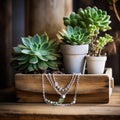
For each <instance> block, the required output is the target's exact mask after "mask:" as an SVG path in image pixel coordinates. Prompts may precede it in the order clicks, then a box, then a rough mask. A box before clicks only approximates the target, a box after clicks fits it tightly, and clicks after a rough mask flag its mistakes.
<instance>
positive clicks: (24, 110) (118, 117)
mask: <svg viewBox="0 0 120 120" xmlns="http://www.w3.org/2000/svg"><path fill="white" fill-rule="evenodd" d="M10 119H12V120H18V119H19V120H39V119H40V120H53V119H56V120H61V119H69V120H76V119H83V120H84V119H87V120H89V119H95V120H103V119H104V120H120V86H115V88H114V89H113V93H112V96H111V98H110V102H109V103H108V104H75V105H72V106H66V107H60V106H50V105H47V104H40V103H0V120H10Z"/></svg>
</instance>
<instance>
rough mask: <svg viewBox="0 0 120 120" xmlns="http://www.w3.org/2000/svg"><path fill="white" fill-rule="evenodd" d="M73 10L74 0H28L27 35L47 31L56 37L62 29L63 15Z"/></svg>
mask: <svg viewBox="0 0 120 120" xmlns="http://www.w3.org/2000/svg"><path fill="white" fill-rule="evenodd" d="M71 11H72V0H30V1H29V0H27V1H26V35H34V34H35V33H39V34H42V33H43V32H47V33H48V34H49V35H50V37H53V38H54V37H56V33H58V31H59V30H61V29H62V28H63V27H64V25H63V16H65V15H68V14H69V13H70V12H71Z"/></svg>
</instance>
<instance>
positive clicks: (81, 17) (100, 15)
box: [63, 7, 111, 35]
mask: <svg viewBox="0 0 120 120" xmlns="http://www.w3.org/2000/svg"><path fill="white" fill-rule="evenodd" d="M63 20H64V24H65V25H66V26H68V25H71V26H73V27H75V26H79V27H82V28H86V29H87V30H88V32H89V33H90V34H92V35H94V34H95V35H96V34H98V33H99V31H100V30H101V31H107V30H109V29H111V27H110V26H109V24H110V23H111V21H110V16H109V15H107V12H106V11H103V10H101V9H98V8H97V7H93V8H91V7H87V8H86V9H82V8H79V9H78V12H77V13H75V12H72V13H71V14H70V16H65V17H64V18H63Z"/></svg>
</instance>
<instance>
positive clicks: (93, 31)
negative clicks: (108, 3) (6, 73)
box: [64, 7, 113, 74]
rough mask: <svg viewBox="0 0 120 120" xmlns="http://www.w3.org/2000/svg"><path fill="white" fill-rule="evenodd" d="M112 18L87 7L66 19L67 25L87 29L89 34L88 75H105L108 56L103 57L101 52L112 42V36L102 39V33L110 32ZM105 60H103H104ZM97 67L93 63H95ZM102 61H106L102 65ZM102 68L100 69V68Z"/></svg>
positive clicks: (95, 8) (100, 11)
mask: <svg viewBox="0 0 120 120" xmlns="http://www.w3.org/2000/svg"><path fill="white" fill-rule="evenodd" d="M110 23H111V21H110V16H109V15H108V14H107V12H106V11H103V10H101V9H98V8H97V7H93V8H91V7H87V8H85V9H82V8H79V9H78V12H77V13H74V12H73V13H71V15H70V17H64V24H65V25H72V26H73V27H75V26H79V27H80V28H85V29H86V30H87V31H88V33H89V36H88V38H89V40H90V44H89V56H87V69H88V73H94V74H95V73H103V71H104V66H105V61H106V56H101V55H102V54H101V51H102V49H103V48H104V47H105V45H106V44H107V43H108V42H112V41H113V40H112V36H110V35H109V34H105V36H104V37H100V36H99V34H100V32H106V31H107V30H110V29H111V27H110ZM102 59H103V60H102ZM96 60H97V61H98V62H97V63H95V67H94V66H93V63H94V62H95V61H96ZM101 60H102V61H104V63H103V64H102V65H100V63H101ZM98 67H100V68H98Z"/></svg>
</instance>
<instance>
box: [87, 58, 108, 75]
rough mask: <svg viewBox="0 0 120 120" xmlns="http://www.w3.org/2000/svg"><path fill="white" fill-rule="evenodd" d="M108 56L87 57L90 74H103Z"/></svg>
mask: <svg viewBox="0 0 120 120" xmlns="http://www.w3.org/2000/svg"><path fill="white" fill-rule="evenodd" d="M106 60H107V57H106V56H98V57H94V56H87V57H86V61H87V71H88V73H89V74H103V73H104V69H105V63H106Z"/></svg>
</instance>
